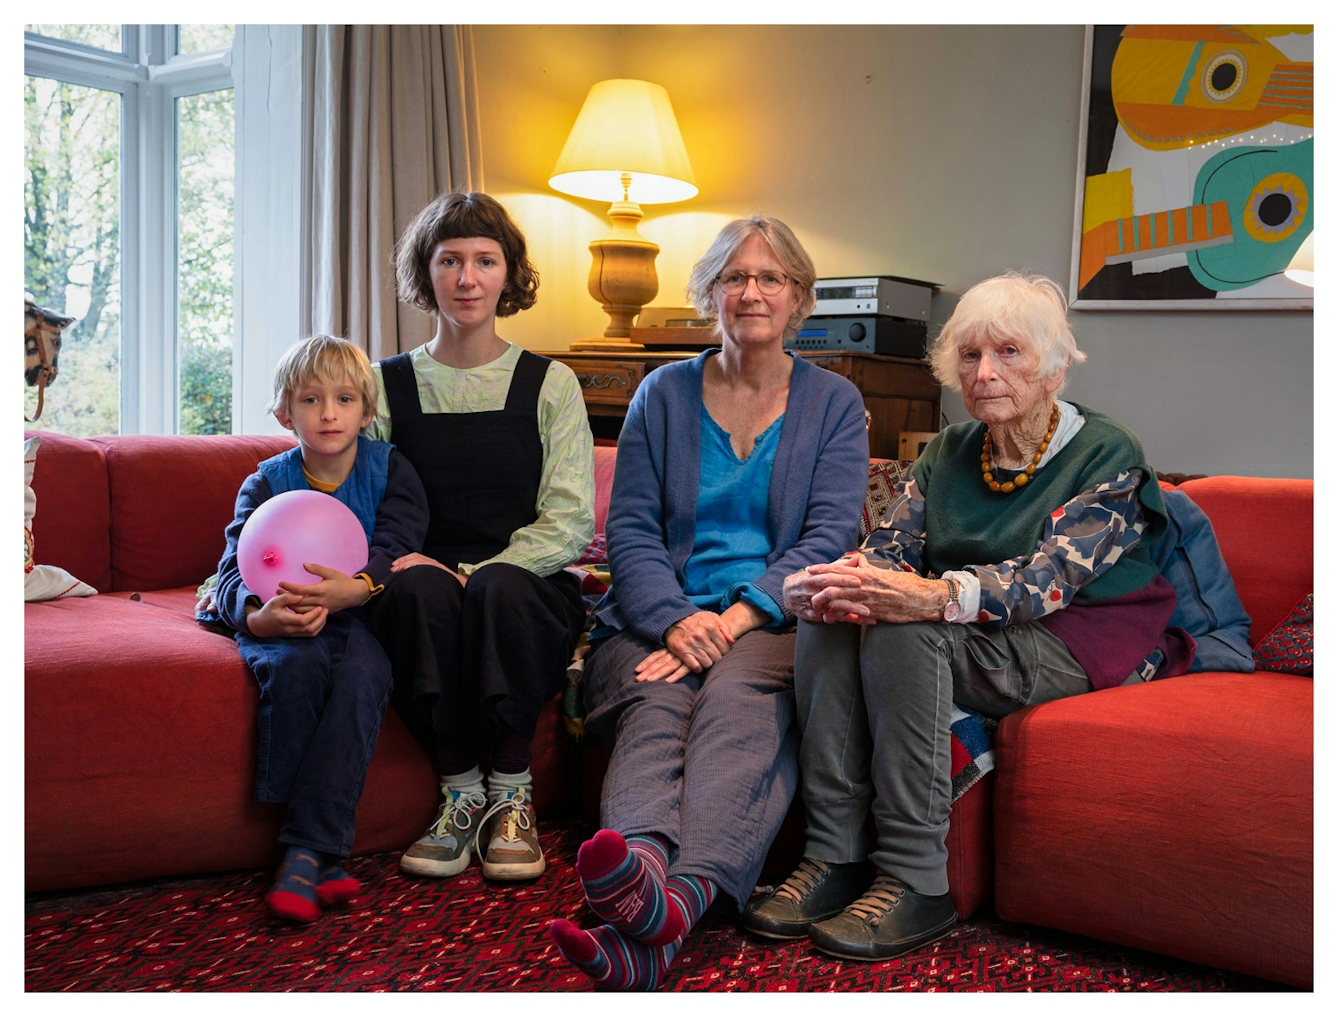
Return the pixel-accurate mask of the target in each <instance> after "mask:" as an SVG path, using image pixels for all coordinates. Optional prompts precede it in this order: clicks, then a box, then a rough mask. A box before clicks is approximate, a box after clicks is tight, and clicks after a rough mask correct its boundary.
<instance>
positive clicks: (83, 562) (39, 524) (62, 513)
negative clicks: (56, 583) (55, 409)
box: [24, 431, 112, 593]
mask: <svg viewBox="0 0 1338 1017" xmlns="http://www.w3.org/2000/svg"><path fill="white" fill-rule="evenodd" d="M33 435H40V436H41V438H42V445H41V447H40V448H38V450H37V464H36V465H35V466H34V467H33V493H34V494H35V495H37V515H35V516H34V517H33V548H34V551H35V554H36V558H37V562H38V564H40V565H58V566H60V567H61V568H63V569H65V570H66V571H67V572H69V573H70V574H72V575H73V576H75V577H76V578H78V579H82V580H83V581H84V582H86V583H87V584H88V585H89V586H91V587H93V588H94V589H95V590H97V591H98V592H100V593H105V592H106V591H108V590H110V589H111V588H112V576H111V517H110V515H109V510H108V496H107V460H106V457H105V456H104V455H103V453H102V447H101V446H100V445H98V444H96V443H95V442H91V441H85V440H84V439H83V438H70V437H67V436H65V435H63V434H55V433H54V432H51V431H25V432H24V438H25V439H27V438H31V437H32V436H33Z"/></svg>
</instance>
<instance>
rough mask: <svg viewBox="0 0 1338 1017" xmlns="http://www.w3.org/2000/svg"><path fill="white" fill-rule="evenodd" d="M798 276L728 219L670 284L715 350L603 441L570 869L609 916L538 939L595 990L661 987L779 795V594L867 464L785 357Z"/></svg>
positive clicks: (807, 299)
mask: <svg viewBox="0 0 1338 1017" xmlns="http://www.w3.org/2000/svg"><path fill="white" fill-rule="evenodd" d="M814 279H815V272H814V269H813V262H812V260H811V259H810V258H809V256H808V254H807V253H806V252H805V251H804V249H803V247H802V246H800V244H799V241H798V240H797V239H796V238H795V236H794V234H793V233H792V232H791V230H790V229H789V227H787V226H786V225H785V224H784V223H782V222H780V221H779V220H778V219H774V218H772V217H770V216H764V215H758V216H754V217H752V218H749V219H736V220H734V221H733V222H731V223H729V224H728V225H726V226H725V228H724V229H723V230H721V232H720V234H719V236H717V237H716V239H715V241H714V242H713V243H712V245H711V247H710V249H709V250H708V251H707V252H706V253H705V254H704V255H703V256H702V257H701V259H700V260H699V261H698V262H697V264H696V265H695V266H694V268H693V270H692V278H691V280H690V282H689V284H688V293H689V296H690V297H691V299H692V301H693V303H694V304H695V305H696V307H697V310H698V312H699V313H702V314H705V315H708V316H711V317H714V318H715V319H716V320H717V328H718V333H719V336H720V339H721V348H720V349H718V350H717V349H711V350H707V351H706V352H705V353H703V354H702V355H701V356H699V357H697V358H695V359H694V360H690V361H684V362H681V363H677V364H671V365H669V366H666V367H661V368H659V369H658V370H656V371H655V372H654V373H653V374H651V375H650V376H649V377H647V379H646V380H645V381H644V382H643V383H642V385H641V387H640V388H639V389H638V390H637V392H636V395H635V396H634V397H633V399H632V403H631V406H630V407H629V408H628V412H627V420H626V422H625V423H624V425H623V429H622V434H621V436H620V437H619V440H618V462H617V470H616V472H615V474H614V481H613V492H612V496H611V499H610V502H609V517H608V527H607V533H608V545H609V564H610V567H611V570H612V574H613V587H612V590H611V592H610V593H609V595H608V596H607V598H606V599H605V601H604V602H603V603H602V604H601V605H600V608H599V610H598V611H597V614H596V617H597V622H598V625H599V627H598V628H597V629H596V630H595V631H594V632H593V633H592V637H595V638H596V639H598V642H597V645H596V646H595V648H594V649H593V651H592V654H591V657H590V661H589V664H588V665H587V667H586V669H585V677H584V680H583V683H582V684H583V687H584V697H585V704H586V708H587V710H588V716H587V718H586V727H587V729H589V730H591V731H593V732H594V733H596V734H598V735H599V737H600V739H601V740H602V741H603V742H604V744H605V745H611V746H612V752H611V756H610V760H609V768H608V773H607V775H606V777H605V779H604V792H603V801H602V803H601V807H600V814H601V818H602V820H603V823H604V826H605V827H606V829H603V830H600V831H599V832H598V833H596V834H595V836H594V837H592V838H591V839H590V840H588V841H586V843H585V844H584V845H582V847H581V849H580V851H579V853H578V855H577V861H576V870H577V873H578V875H579V876H580V878H581V882H582V884H583V887H584V890H585V895H586V901H587V903H588V904H589V906H590V909H591V910H592V911H593V912H594V913H595V914H596V915H597V916H598V917H599V918H601V919H602V920H603V921H604V922H606V923H607V924H605V925H603V926H600V927H599V928H595V929H592V930H589V931H585V930H582V929H580V928H578V927H577V926H576V925H574V924H573V923H571V922H568V921H566V920H562V919H560V920H558V921H556V922H554V923H553V925H552V926H551V929H550V931H551V934H552V936H553V939H554V941H555V942H556V943H557V945H558V948H559V949H560V950H561V951H562V954H563V955H564V956H565V957H566V958H567V959H568V960H569V961H571V962H572V963H573V964H575V965H576V966H577V967H578V968H580V969H581V970H582V971H584V972H586V973H587V974H589V975H590V976H591V977H592V978H593V979H594V980H595V981H596V982H597V983H599V984H601V985H603V986H604V987H607V988H614V989H632V988H637V989H652V988H656V987H657V986H659V985H660V984H661V982H663V980H664V976H665V972H666V969H667V967H668V965H669V963H670V961H671V960H672V959H673V957H674V955H675V954H676V953H677V951H678V948H679V945H680V944H681V943H682V941H683V939H684V937H685V936H686V935H687V934H688V932H689V931H690V930H691V929H692V927H693V925H694V924H695V923H696V922H697V920H698V919H699V918H700V917H701V915H702V913H703V912H704V911H705V910H706V908H707V907H709V906H710V905H711V903H712V901H713V900H715V898H716V897H717V895H721V894H723V895H726V896H727V897H728V898H730V899H731V900H732V903H733V907H734V910H735V911H736V913H737V911H738V909H739V908H740V906H741V905H742V904H743V902H745V901H746V900H747V899H748V897H749V895H750V893H751V892H752V889H753V885H754V884H755V883H756V881H757V876H758V873H759V872H760V871H761V867H762V861H763V858H764V857H765V855H766V852H767V848H768V847H769V846H770V844H771V841H772V839H773V838H774V837H775V835H776V831H777V830H778V829H779V827H780V824H781V820H782V819H783V818H784V816H785V812H786V810H787V808H788V807H789V804H790V800H791V798H792V797H793V795H794V790H795V787H796V785H797V783H798V776H797V772H796V760H795V752H796V734H797V732H795V731H794V725H793V719H794V697H793V669H794V630H793V615H792V612H790V611H789V610H787V609H786V608H785V607H784V601H785V596H784V592H783V589H782V588H783V584H784V582H785V578H786V576H788V575H790V574H791V573H793V572H795V570H797V569H799V568H801V567H802V566H803V565H805V564H807V563H809V562H812V561H827V560H829V559H831V558H833V557H835V556H837V555H839V554H841V553H842V552H846V551H848V550H849V549H851V548H852V547H853V546H854V543H855V539H856V533H857V529H858V524H859V514H860V507H861V505H862V502H863V495H864V489H865V484H866V483H867V479H866V478H867V475H868V455H869V448H868V436H867V434H866V432H865V427H864V408H863V403H862V402H861V399H860V395H859V392H858V391H857V390H856V389H855V387H854V386H853V385H851V384H850V382H848V381H846V380H844V379H843V378H840V377H838V376H836V375H834V374H831V373H829V372H827V371H824V370H822V369H820V368H817V367H814V366H813V365H811V364H808V363H805V362H804V361H803V360H801V359H799V358H798V357H795V356H793V355H792V354H789V353H787V352H786V351H785V349H784V345H783V344H784V340H785V338H786V337H787V336H793V335H794V334H795V331H796V329H797V326H798V324H799V322H801V321H802V320H803V319H804V318H805V317H806V316H807V315H808V313H809V312H810V311H811V310H812V308H813V305H814V300H815V298H814V293H813V283H814ZM601 637H603V638H601Z"/></svg>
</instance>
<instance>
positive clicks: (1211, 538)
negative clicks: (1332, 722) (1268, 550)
mask: <svg viewBox="0 0 1338 1017" xmlns="http://www.w3.org/2000/svg"><path fill="white" fill-rule="evenodd" d="M1162 497H1163V498H1164V499H1165V501H1166V512H1167V515H1168V517H1169V522H1168V523H1167V526H1166V532H1165V533H1164V534H1162V536H1161V538H1160V539H1159V540H1158V541H1157V542H1156V543H1155V544H1153V545H1152V548H1151V554H1152V560H1153V561H1154V562H1156V564H1157V567H1158V568H1159V569H1160V570H1161V574H1162V575H1164V576H1165V577H1166V578H1167V579H1168V580H1169V581H1170V583H1171V585H1172V586H1174V587H1175V595H1176V601H1177V604H1176V609H1175V614H1173V615H1172V616H1171V622H1170V624H1171V626H1172V627H1177V628H1182V629H1184V630H1185V631H1186V632H1188V633H1189V634H1190V635H1191V636H1193V637H1194V638H1195V640H1197V641H1198V644H1199V645H1198V649H1197V650H1196V651H1195V653H1194V661H1193V663H1191V664H1190V666H1189V669H1190V671H1246V672H1248V671H1253V670H1254V655H1253V651H1252V650H1251V648H1250V616H1249V615H1248V614H1246V613H1245V607H1244V605H1242V604H1241V602H1240V596H1239V595H1238V594H1237V593H1236V584H1235V583H1234V582H1233V581H1232V579H1231V572H1230V570H1229V569H1228V568H1227V565H1226V562H1225V561H1224V560H1223V558H1222V551H1221V549H1220V548H1219V547H1218V546H1217V535H1216V534H1215V533H1213V524H1212V523H1211V522H1210V521H1209V520H1208V517H1207V516H1206V515H1205V514H1204V512H1203V509H1201V508H1199V507H1198V506H1197V505H1195V504H1194V502H1193V501H1192V500H1191V499H1190V497H1189V495H1187V494H1185V493H1184V492H1182V491H1166V492H1164V493H1163V495H1162Z"/></svg>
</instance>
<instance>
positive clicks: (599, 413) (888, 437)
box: [539, 349, 940, 459]
mask: <svg viewBox="0 0 1338 1017" xmlns="http://www.w3.org/2000/svg"><path fill="white" fill-rule="evenodd" d="M539 352H541V353H542V354H543V355H544V356H545V357H552V358H553V359H554V360H560V361H562V362H563V363H564V364H566V365H567V366H568V367H570V368H571V369H572V370H573V371H575V372H576V377H577V378H578V379H580V382H581V394H582V395H583V396H584V397H585V408H586V412H587V413H588V414H589V415H590V429H591V430H592V431H593V432H594V434H595V437H596V438H617V437H618V432H619V431H620V430H621V429H622V423H623V417H624V416H626V414H627V404H628V403H629V402H631V400H632V394H633V393H634V392H635V391H636V390H637V386H638V385H640V384H641V380H642V379H643V378H645V377H646V375H647V374H649V373H650V372H651V371H653V370H655V368H657V367H660V366H662V365H664V364H671V363H673V362H674V361H676V360H687V359H689V358H690V357H695V356H696V355H697V351H683V352H660V351H658V350H654V351H653V350H644V349H637V350H627V351H622V350H616V351H615V350H598V351H595V350H557V351H552V352H550V351H547V350H542V351H539ZM798 355H799V356H801V357H803V358H804V359H805V360H807V361H808V362H809V363H811V364H814V365H816V366H818V367H825V368H826V369H827V370H829V371H835V372H836V373H837V374H839V375H841V377H843V378H848V379H849V380H850V381H851V382H852V383H853V384H854V386H855V387H856V388H857V389H859V390H860V394H861V395H863V396H864V408H865V409H866V410H868V411H869V415H870V417H871V418H872V419H871V421H870V424H869V454H870V455H872V456H874V457H876V458H882V459H895V458H897V439H898V437H899V436H900V434H901V432H902V431H937V430H938V429H939V413H940V402H939V401H940V390H939V384H938V382H937V381H936V380H934V376H933V375H932V374H931V373H930V372H929V367H928V365H927V364H926V363H925V362H924V361H923V360H911V359H908V358H906V357H883V356H879V355H878V354H875V353H842V352H840V351H835V350H834V351H831V352H816V353H813V352H805V353H800V354H798Z"/></svg>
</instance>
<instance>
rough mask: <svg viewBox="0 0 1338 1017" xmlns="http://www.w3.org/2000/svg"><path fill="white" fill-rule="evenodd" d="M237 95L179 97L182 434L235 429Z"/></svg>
mask: <svg viewBox="0 0 1338 1017" xmlns="http://www.w3.org/2000/svg"><path fill="white" fill-rule="evenodd" d="M233 121H234V115H233V95H232V91H231V90H230V89H229V90H225V91H219V92H205V93H203V94H201V95H192V96H187V97H184V98H181V99H178V100H177V152H178V158H179V173H178V178H177V187H178V191H177V202H178V214H177V268H178V276H177V336H178V343H179V345H178V350H179V359H180V363H179V375H178V376H179V380H180V394H181V395H180V398H181V410H180V420H179V430H180V431H181V433H182V434H227V433H229V432H230V431H231V430H232V253H233V243H232V224H233V135H234V131H233Z"/></svg>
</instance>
